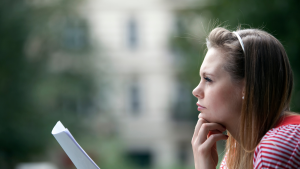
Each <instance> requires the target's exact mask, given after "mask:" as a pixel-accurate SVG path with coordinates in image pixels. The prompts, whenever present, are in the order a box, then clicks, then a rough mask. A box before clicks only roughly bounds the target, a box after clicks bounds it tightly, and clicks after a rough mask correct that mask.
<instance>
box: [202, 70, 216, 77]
mask: <svg viewBox="0 0 300 169" xmlns="http://www.w3.org/2000/svg"><path fill="white" fill-rule="evenodd" d="M202 74H203V75H210V76H215V75H214V74H212V73H207V72H203V73H202ZM199 75H200V76H201V73H200V71H199Z"/></svg>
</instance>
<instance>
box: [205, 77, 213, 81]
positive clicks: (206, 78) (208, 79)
mask: <svg viewBox="0 0 300 169" xmlns="http://www.w3.org/2000/svg"><path fill="white" fill-rule="evenodd" d="M204 79H205V80H206V81H207V82H212V80H211V79H210V78H208V77H205V78H204Z"/></svg>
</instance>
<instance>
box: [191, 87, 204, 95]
mask: <svg viewBox="0 0 300 169" xmlns="http://www.w3.org/2000/svg"><path fill="white" fill-rule="evenodd" d="M192 93H193V95H194V96H195V97H197V98H198V99H202V98H203V97H204V92H203V89H202V88H201V86H200V84H199V85H198V86H197V87H196V88H195V89H194V90H193V92H192Z"/></svg>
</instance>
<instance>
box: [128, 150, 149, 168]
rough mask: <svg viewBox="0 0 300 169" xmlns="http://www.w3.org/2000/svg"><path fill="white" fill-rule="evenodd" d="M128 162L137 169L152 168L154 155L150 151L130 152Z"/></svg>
mask: <svg viewBox="0 0 300 169" xmlns="http://www.w3.org/2000/svg"><path fill="white" fill-rule="evenodd" d="M127 158H128V160H129V161H130V162H131V163H132V164H134V165H136V166H137V167H139V168H141V167H143V168H147V167H150V166H151V163H152V154H151V153H150V152H149V151H140V152H139V151H137V152H134V151H133V152H128V153H127Z"/></svg>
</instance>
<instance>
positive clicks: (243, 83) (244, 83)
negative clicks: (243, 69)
mask: <svg viewBox="0 0 300 169" xmlns="http://www.w3.org/2000/svg"><path fill="white" fill-rule="evenodd" d="M241 85H242V96H245V91H246V82H245V79H243V80H242V83H241Z"/></svg>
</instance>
